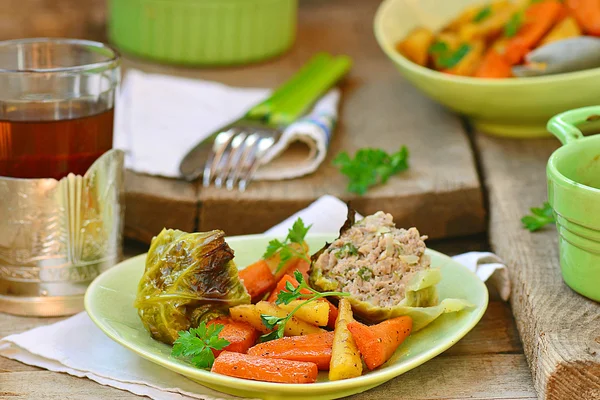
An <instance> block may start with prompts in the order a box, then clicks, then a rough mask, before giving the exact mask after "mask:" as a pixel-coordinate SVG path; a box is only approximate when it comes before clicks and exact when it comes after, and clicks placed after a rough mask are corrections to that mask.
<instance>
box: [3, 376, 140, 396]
mask: <svg viewBox="0 0 600 400" xmlns="http://www.w3.org/2000/svg"><path fill="white" fill-rule="evenodd" d="M13 398H14V399H45V400H64V399H82V400H96V399H98V400H99V399H128V400H133V399H136V400H139V399H141V398H142V397H140V396H136V395H135V394H132V393H129V392H126V391H124V390H119V389H115V388H112V387H108V386H102V385H99V384H97V383H96V382H93V381H91V380H89V379H86V378H77V377H74V376H71V375H67V374H62V373H56V372H49V371H42V370H41V371H22V372H11V373H3V374H0V399H13Z"/></svg>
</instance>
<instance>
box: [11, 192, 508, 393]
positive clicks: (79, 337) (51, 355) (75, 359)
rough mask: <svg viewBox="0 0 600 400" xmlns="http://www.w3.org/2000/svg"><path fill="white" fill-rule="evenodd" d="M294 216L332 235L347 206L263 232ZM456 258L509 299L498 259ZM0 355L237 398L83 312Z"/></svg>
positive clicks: (21, 338) (330, 203)
mask: <svg viewBox="0 0 600 400" xmlns="http://www.w3.org/2000/svg"><path fill="white" fill-rule="evenodd" d="M298 217H301V218H302V219H303V220H304V221H305V223H307V224H313V226H312V228H311V232H315V233H331V232H335V231H337V230H338V229H339V227H340V226H341V225H342V224H343V223H344V221H345V219H346V205H345V204H344V203H343V202H342V201H341V200H339V199H337V198H335V197H333V196H323V197H321V198H319V199H318V200H317V201H315V202H314V203H313V204H311V205H310V206H309V207H308V208H306V209H304V210H302V211H300V212H298V213H296V214H294V215H293V216H291V217H290V218H288V219H286V220H285V221H283V222H282V223H281V224H279V225H276V226H274V227H273V228H271V229H269V230H268V231H267V232H266V233H267V234H271V235H275V236H285V235H286V234H287V229H288V228H289V227H290V226H291V225H292V223H293V221H295V220H296V219H297V218H298ZM455 259H456V260H457V261H459V262H460V263H462V264H463V265H465V266H467V267H468V268H469V269H471V270H472V271H473V272H475V273H476V274H477V275H478V276H479V277H480V278H481V279H482V280H486V279H488V278H490V276H492V277H493V276H496V275H497V278H498V279H497V281H496V282H497V283H499V284H500V287H499V291H500V293H502V294H503V296H504V295H505V296H506V297H504V298H508V294H509V293H510V287H509V286H508V285H509V283H508V280H507V279H506V278H507V272H506V267H505V266H504V265H503V264H502V261H501V260H499V259H498V257H497V256H495V255H494V254H491V253H477V252H471V253H466V254H463V255H460V256H456V257H455ZM504 279H506V280H504ZM0 355H2V356H4V357H7V358H11V359H13V360H18V361H21V362H23V363H25V364H29V365H34V366H37V367H41V368H45V369H48V370H50V371H56V372H65V373H68V374H70V375H74V376H78V377H87V378H89V379H91V380H93V381H96V382H98V383H100V384H102V385H107V386H112V387H115V388H118V389H122V390H127V391H129V392H131V393H135V394H137V395H144V396H148V397H150V398H152V399H157V400H158V399H160V400H163V399H164V400H184V399H185V400H188V399H204V400H215V399H227V400H229V399H237V397H234V396H230V395H227V394H224V393H219V392H216V391H214V390H211V389H209V388H206V387H204V386H201V385H199V384H197V383H195V382H192V381H191V380H188V379H187V378H185V377H183V376H182V375H179V374H177V373H174V372H171V371H169V370H167V369H165V368H163V367H160V366H158V365H156V364H154V363H152V362H150V361H146V360H145V359H143V358H141V357H139V356H138V355H136V354H135V353H133V352H131V351H129V350H127V349H125V348H124V347H122V346H120V345H119V344H117V343H115V342H113V341H112V340H111V339H109V338H108V337H107V336H105V335H104V334H103V333H102V332H101V331H100V329H98V328H97V327H96V326H95V325H94V323H93V322H92V321H91V320H90V318H89V317H88V316H87V314H86V313H80V314H77V315H75V316H73V317H71V318H68V319H66V320H64V321H61V322H58V323H55V324H52V325H47V326H42V327H38V328H35V329H32V330H30V331H27V332H24V333H21V334H16V335H11V336H8V337H5V338H4V339H2V340H0Z"/></svg>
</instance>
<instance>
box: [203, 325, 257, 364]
mask: <svg viewBox="0 0 600 400" xmlns="http://www.w3.org/2000/svg"><path fill="white" fill-rule="evenodd" d="M211 324H223V325H224V327H223V330H222V331H221V332H220V333H219V337H220V338H221V339H225V340H227V341H228V342H229V345H228V346H227V347H225V348H224V349H223V350H213V353H214V355H215V357H216V356H218V355H219V354H220V353H221V351H233V352H235V353H246V352H247V351H248V349H249V348H250V347H252V346H254V344H255V343H256V340H257V339H258V331H257V330H256V329H254V328H253V327H252V326H250V325H249V324H246V323H244V322H237V321H233V320H231V319H229V318H218V319H213V320H212V321H210V322H208V323H207V324H206V325H211Z"/></svg>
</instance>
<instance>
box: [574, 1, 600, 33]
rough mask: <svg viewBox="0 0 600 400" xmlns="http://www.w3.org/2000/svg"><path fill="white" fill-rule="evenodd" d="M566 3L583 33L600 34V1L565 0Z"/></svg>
mask: <svg viewBox="0 0 600 400" xmlns="http://www.w3.org/2000/svg"><path fill="white" fill-rule="evenodd" d="M566 3H567V7H569V8H570V9H571V11H572V12H573V15H575V19H577V22H579V25H581V27H582V28H583V31H584V32H585V33H589V34H590V35H595V36H600V1H598V0H567V1H566Z"/></svg>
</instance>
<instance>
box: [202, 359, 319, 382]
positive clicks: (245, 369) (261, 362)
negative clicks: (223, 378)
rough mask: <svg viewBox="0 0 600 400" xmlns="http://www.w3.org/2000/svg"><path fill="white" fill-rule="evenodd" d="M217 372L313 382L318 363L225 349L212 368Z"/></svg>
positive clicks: (244, 377) (272, 380)
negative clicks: (253, 354) (233, 351)
mask: <svg viewBox="0 0 600 400" xmlns="http://www.w3.org/2000/svg"><path fill="white" fill-rule="evenodd" d="M211 371H212V372H216V373H217V374H222V375H228V376H234V377H236V378H243V379H252V380H255V381H265V382H278V383H313V382H315V381H316V380H317V374H318V373H319V369H318V368H317V364H315V363H311V362H303V361H290V360H280V359H276V358H266V357H260V356H252V355H248V354H240V353H232V352H230V351H224V352H222V353H221V354H219V356H218V357H217V358H216V359H215V362H214V364H213V366H212V368H211Z"/></svg>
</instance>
